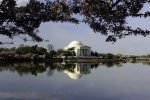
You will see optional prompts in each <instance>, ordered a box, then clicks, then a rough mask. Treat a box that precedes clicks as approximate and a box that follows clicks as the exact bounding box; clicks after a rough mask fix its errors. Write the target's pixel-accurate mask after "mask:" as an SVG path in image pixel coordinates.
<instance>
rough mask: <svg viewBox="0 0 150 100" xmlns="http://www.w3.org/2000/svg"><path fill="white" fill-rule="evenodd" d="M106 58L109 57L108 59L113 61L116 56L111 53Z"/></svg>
mask: <svg viewBox="0 0 150 100" xmlns="http://www.w3.org/2000/svg"><path fill="white" fill-rule="evenodd" d="M106 57H107V58H108V59H112V58H113V57H114V55H113V54H111V53H107V54H106Z"/></svg>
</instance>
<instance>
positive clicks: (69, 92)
mask: <svg viewBox="0 0 150 100" xmlns="http://www.w3.org/2000/svg"><path fill="white" fill-rule="evenodd" d="M0 100H150V63H149V62H143V63H115V64H113V63H74V64H71V63H67V64H66V63H53V64H52V63H51V64H45V63H38V64H37V63H36V64H34V63H17V64H14V63H11V64H8V63H7V64H6V63H0Z"/></svg>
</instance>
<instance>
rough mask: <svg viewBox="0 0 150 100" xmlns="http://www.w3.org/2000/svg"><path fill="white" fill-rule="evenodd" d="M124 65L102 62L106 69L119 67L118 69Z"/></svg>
mask: <svg viewBox="0 0 150 100" xmlns="http://www.w3.org/2000/svg"><path fill="white" fill-rule="evenodd" d="M122 63H123V62H113V61H108V62H102V63H101V65H104V66H106V67H109V68H110V67H114V66H117V67H122Z"/></svg>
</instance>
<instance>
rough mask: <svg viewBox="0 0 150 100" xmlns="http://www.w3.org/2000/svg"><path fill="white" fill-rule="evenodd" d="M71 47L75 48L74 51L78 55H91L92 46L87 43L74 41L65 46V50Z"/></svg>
mask: <svg viewBox="0 0 150 100" xmlns="http://www.w3.org/2000/svg"><path fill="white" fill-rule="evenodd" d="M71 48H73V49H74V52H75V54H76V56H77V57H81V56H91V47H89V46H87V45H83V44H82V43H81V42H79V41H72V42H71V43H70V44H69V45H68V46H67V47H65V50H68V49H71Z"/></svg>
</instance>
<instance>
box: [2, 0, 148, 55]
mask: <svg viewBox="0 0 150 100" xmlns="http://www.w3.org/2000/svg"><path fill="white" fill-rule="evenodd" d="M25 1H27V0H25ZM146 10H150V7H148V6H147V5H146V7H145V8H144V9H143V11H146ZM127 21H128V23H129V25H131V26H133V27H135V28H136V27H142V28H146V29H150V27H149V26H150V24H149V23H150V18H147V19H142V18H141V19H140V18H136V19H132V18H128V19H127ZM39 30H40V32H39V35H40V36H41V37H43V38H44V39H48V40H49V41H50V42H49V43H51V44H53V45H54V46H55V48H56V49H58V48H64V47H65V46H67V45H68V44H69V43H70V42H71V41H73V40H78V41H81V42H82V43H83V44H85V45H89V46H91V47H92V50H94V51H98V52H101V53H108V52H110V53H115V54H117V53H122V54H131V55H132V54H133V55H142V54H150V46H149V43H150V36H148V37H146V38H145V37H142V36H136V37H135V36H130V37H127V38H124V39H121V40H118V41H117V42H116V43H114V44H112V43H108V42H105V39H106V37H104V36H102V35H100V33H94V32H93V31H92V30H91V29H90V28H89V26H88V25H85V24H79V25H75V24H70V23H52V22H48V23H43V24H41V26H40V28H39ZM0 39H1V40H9V39H8V38H5V37H3V36H0ZM14 41H15V45H13V46H18V45H19V44H20V43H24V42H23V41H22V40H21V39H18V38H15V39H14ZM24 44H27V45H31V44H39V45H40V46H44V47H46V46H47V44H48V43H45V42H43V43H33V42H26V43H24ZM5 46H7V47H12V46H11V45H5Z"/></svg>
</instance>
